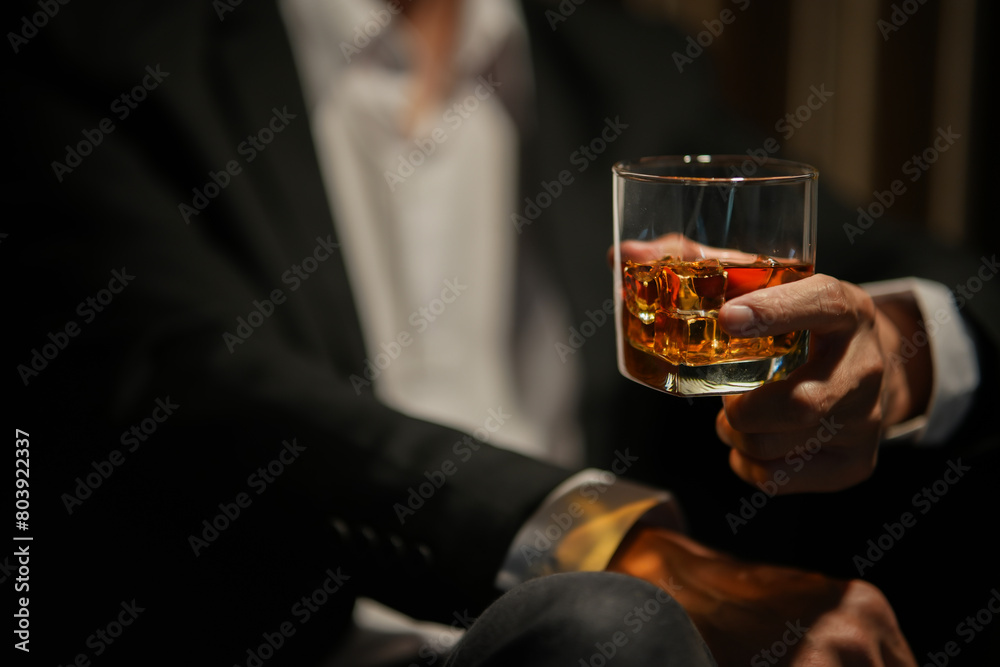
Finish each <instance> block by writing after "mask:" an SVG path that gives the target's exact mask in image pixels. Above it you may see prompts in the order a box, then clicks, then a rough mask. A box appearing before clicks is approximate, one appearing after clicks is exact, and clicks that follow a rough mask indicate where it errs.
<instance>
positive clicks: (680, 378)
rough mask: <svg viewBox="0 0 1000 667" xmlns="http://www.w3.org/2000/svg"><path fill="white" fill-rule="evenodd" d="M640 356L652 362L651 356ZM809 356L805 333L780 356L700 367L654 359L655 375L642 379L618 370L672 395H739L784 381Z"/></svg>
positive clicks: (807, 339) (624, 370)
mask: <svg viewBox="0 0 1000 667" xmlns="http://www.w3.org/2000/svg"><path fill="white" fill-rule="evenodd" d="M639 354H643V356H646V357H650V358H651V359H654V357H652V355H646V354H644V353H639ZM808 357H809V334H808V332H805V333H804V335H803V337H802V340H801V342H800V344H799V345H797V346H796V347H795V349H793V350H791V351H790V352H788V353H787V354H784V355H782V356H780V357H771V358H768V359H750V360H747V361H727V362H723V363H719V364H706V365H703V366H684V365H675V364H670V363H667V362H666V361H663V360H662V359H656V362H658V363H657V364H656V365H657V367H658V368H657V371H658V372H656V373H653V374H650V375H647V376H646V377H645V378H640V377H636V376H635V375H633V374H632V373H629V372H628V371H627V370H626V369H625V368H624V367H622V366H620V367H619V368H620V370H621V372H622V374H623V375H625V376H626V377H628V378H629V379H631V380H635V381H636V382H638V383H640V384H643V385H646V386H647V387H653V388H654V389H659V390H660V391H664V392H666V393H668V394H673V395H674V396H724V395H727V394H742V393H744V392H748V391H751V390H753V389H756V388H757V387H759V386H761V385H763V384H767V383H768V382H773V381H775V380H783V379H785V378H786V377H788V375H789V373H791V372H792V371H794V370H795V369H796V368H798V367H799V366H801V365H802V364H803V363H805V361H806V359H807V358H808Z"/></svg>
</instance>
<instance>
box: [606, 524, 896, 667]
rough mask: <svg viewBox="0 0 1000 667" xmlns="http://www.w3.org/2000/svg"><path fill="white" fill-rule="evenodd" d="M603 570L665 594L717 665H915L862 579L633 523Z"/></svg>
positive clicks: (884, 607) (888, 611)
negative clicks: (760, 559) (730, 552)
mask: <svg viewBox="0 0 1000 667" xmlns="http://www.w3.org/2000/svg"><path fill="white" fill-rule="evenodd" d="M607 569H608V570H611V571H614V572H622V573H624V574H629V575H632V576H635V577H639V578H641V579H645V580H646V581H649V582H651V583H654V584H656V585H659V586H660V587H661V588H663V589H664V590H666V591H667V592H668V593H669V594H670V595H671V596H673V598H674V599H676V600H677V601H678V602H679V603H680V604H681V606H683V607H684V609H685V610H686V611H687V613H688V615H689V616H690V617H691V619H692V621H694V624H695V626H696V627H697V628H698V631H699V632H700V633H701V635H702V637H703V638H704V639H705V641H706V643H707V644H708V646H709V648H710V649H711V650H712V654H713V656H714V657H715V659H716V661H718V663H719V665H720V667H729V666H730V665H740V666H741V667H745V666H746V665H748V664H749V665H756V664H761V665H772V664H777V665H784V666H791V667H824V666H826V665H830V666H833V665H837V666H839V665H858V666H878V667H915V666H916V661H915V660H914V658H913V654H912V652H911V651H910V648H909V646H908V645H907V643H906V640H905V639H904V638H903V636H902V634H901V633H900V630H899V626H898V625H897V623H896V617H895V614H894V613H893V611H892V608H891V607H890V606H889V603H888V602H887V601H886V599H885V597H884V596H883V595H882V593H881V592H880V591H879V590H878V589H877V588H875V587H874V586H872V585H870V584H868V583H865V582H863V581H850V582H845V581H838V580H835V579H830V578H828V577H825V576H823V575H820V574H812V573H808V572H802V571H800V570H794V569H791V568H785V567H774V566H769V565H755V564H748V563H743V562H740V561H738V560H736V559H734V558H731V557H729V556H726V555H724V554H721V553H718V552H715V551H712V550H710V549H708V548H706V547H703V546H701V545H699V544H697V543H696V542H693V541H692V540H690V539H688V538H686V537H684V536H683V535H680V534H678V533H674V532H672V531H668V530H665V529H662V528H651V527H642V526H640V527H637V528H635V529H633V531H632V532H631V533H630V534H629V536H628V537H626V539H625V541H624V542H623V543H622V545H621V547H619V549H618V551H617V553H616V554H615V556H614V558H613V559H612V561H611V563H610V564H609V565H608V568H607ZM755 658H756V660H755Z"/></svg>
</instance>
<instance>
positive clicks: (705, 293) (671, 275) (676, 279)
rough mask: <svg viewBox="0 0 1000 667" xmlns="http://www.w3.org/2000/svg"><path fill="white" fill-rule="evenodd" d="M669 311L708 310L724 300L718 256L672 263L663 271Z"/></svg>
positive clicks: (724, 279) (724, 283) (724, 288)
mask: <svg viewBox="0 0 1000 667" xmlns="http://www.w3.org/2000/svg"><path fill="white" fill-rule="evenodd" d="M664 276H665V278H666V283H667V284H666V289H667V291H668V293H669V306H668V308H667V309H668V310H669V311H687V312H690V311H697V312H701V313H704V312H707V311H714V310H718V309H719V308H721V307H722V304H723V303H725V296H726V270H725V269H724V268H723V267H722V264H721V263H720V262H719V260H717V259H702V260H698V261H696V262H673V263H670V264H668V265H667V266H666V267H665V270H664Z"/></svg>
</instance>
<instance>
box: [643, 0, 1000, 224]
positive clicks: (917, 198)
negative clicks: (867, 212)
mask: <svg viewBox="0 0 1000 667" xmlns="http://www.w3.org/2000/svg"><path fill="white" fill-rule="evenodd" d="M629 2H630V3H631V4H633V5H636V6H640V5H641V6H642V8H643V10H644V11H646V12H652V13H654V14H657V15H660V16H665V17H668V18H670V20H673V21H675V22H677V23H679V24H680V25H682V26H683V27H686V28H687V29H688V30H689V31H692V32H694V33H697V32H698V31H700V30H702V29H704V26H703V23H702V22H703V21H706V20H709V21H710V20H712V19H715V18H717V17H718V16H719V13H720V12H721V11H722V10H723V9H726V8H730V9H736V10H737V11H736V14H737V20H736V21H734V22H733V23H732V24H731V25H729V26H727V27H726V29H725V32H724V33H723V34H722V35H720V36H719V37H718V38H717V39H716V40H715V41H714V42H713V44H711V46H709V47H708V49H706V52H707V53H708V54H709V55H710V57H711V58H712V59H713V60H714V61H715V63H716V65H717V67H718V69H719V73H720V78H721V82H722V84H723V87H724V90H725V93H726V95H727V97H728V98H729V100H730V102H732V103H733V104H734V105H736V106H737V107H738V108H739V109H740V110H741V111H742V112H743V113H744V115H745V116H746V117H747V118H748V119H750V120H751V121H753V122H754V123H756V124H757V125H758V126H759V127H760V128H761V130H762V131H764V132H767V133H768V134H770V135H774V134H775V123H776V122H777V121H778V120H779V119H782V118H784V117H785V114H788V113H791V114H795V113H796V111H797V110H798V111H799V112H800V115H799V117H800V118H803V117H808V119H807V120H806V121H804V122H801V123H800V124H799V125H797V126H796V127H794V128H793V129H794V132H791V133H789V136H787V137H781V138H780V140H781V143H782V148H783V152H784V153H785V154H786V155H788V156H790V157H796V158H798V159H802V160H806V161H809V162H812V163H814V164H816V165H817V166H818V167H819V168H820V169H821V171H822V174H823V176H822V179H823V182H824V184H826V185H827V187H831V188H833V189H834V190H836V191H837V192H838V193H839V194H840V195H841V196H842V197H844V198H845V199H847V200H848V202H849V203H851V204H852V205H854V206H866V207H867V206H868V205H869V204H870V203H871V202H872V201H873V197H874V193H875V192H876V191H877V192H882V191H885V190H886V189H887V188H889V187H890V185H891V184H892V182H893V181H895V180H900V179H902V180H903V182H904V183H905V185H906V192H905V193H904V194H903V195H901V196H899V197H897V198H896V201H895V202H894V203H893V205H892V207H891V210H890V214H891V215H893V216H894V217H897V218H900V219H902V220H904V221H908V222H910V223H911V224H915V225H921V226H926V227H927V228H928V229H929V230H931V231H932V232H933V233H934V234H935V235H937V236H938V237H939V238H941V239H942V240H945V241H960V240H962V239H966V238H968V239H970V240H971V239H979V238H985V235H986V234H987V233H992V234H994V235H995V236H997V237H1000V233H997V232H992V231H991V230H987V229H986V228H985V227H984V226H983V225H981V224H979V221H978V220H977V221H975V223H976V224H974V225H973V226H971V227H970V226H969V223H967V222H966V220H967V217H968V212H969V206H970V201H972V202H973V203H972V204H971V205H972V206H979V208H982V206H980V205H979V204H976V203H975V201H976V199H975V197H973V198H972V199H971V200H970V197H969V194H970V186H969V183H970V173H971V172H972V170H973V169H979V172H977V173H976V175H975V178H972V182H977V181H976V180H975V179H976V178H979V173H980V172H981V171H982V169H980V168H979V167H978V165H979V164H982V163H985V162H986V161H985V160H984V159H983V158H982V157H977V156H981V153H982V151H981V150H977V142H976V139H975V138H974V135H973V134H972V133H973V122H974V119H979V120H978V121H977V126H976V127H978V128H979V130H980V132H982V131H984V130H985V131H987V132H989V131H990V128H992V127H993V126H994V124H993V123H992V121H991V120H988V119H986V118H985V117H984V116H983V115H982V114H980V115H975V108H974V106H973V95H974V90H975V86H976V82H977V81H978V82H979V83H980V84H982V83H984V82H985V81H986V79H985V78H984V76H985V75H984V74H983V72H984V71H986V70H984V68H983V65H982V62H980V61H981V59H982V57H983V56H982V54H983V53H984V48H983V46H982V45H980V46H979V47H977V40H976V32H977V30H976V26H977V18H976V17H977V2H976V0H950V1H949V2H948V3H944V2H942V0H923V1H921V0H824V1H823V2H816V1H811V0H771V1H769V2H761V1H757V0H754V2H752V3H751V4H749V5H748V6H747V8H746V11H738V6H739V5H745V4H746V3H745V2H744V0H740V2H735V1H734V0H629ZM978 4H979V5H980V7H978V11H979V12H980V15H982V13H983V11H984V9H983V6H982V5H983V4H984V0H980V2H979V3H978ZM990 11H992V12H993V13H994V14H995V13H996V12H995V10H993V9H992V8H990ZM978 23H979V25H980V31H981V30H982V27H981V25H982V21H981V19H979V20H978ZM977 48H978V51H977ZM993 51H994V52H995V48H994V49H993ZM976 53H979V54H980V55H979V56H978V58H977V57H976V56H975V54H976ZM976 65H978V67H979V69H978V70H977V69H976ZM976 72H978V73H976ZM823 86H825V90H828V91H832V92H833V95H832V96H830V97H829V99H828V100H827V101H825V102H824V103H823V104H822V107H821V108H816V109H810V110H808V112H803V110H802V109H801V107H802V105H803V104H808V103H809V101H810V96H811V95H813V93H814V91H815V90H817V89H822V88H823ZM812 101H813V102H815V98H812ZM949 127H951V128H952V131H953V133H957V134H958V135H960V138H959V139H956V140H955V141H954V142H953V143H952V144H951V145H950V146H949V147H948V149H947V151H944V152H940V153H939V154H938V155H937V159H936V161H935V162H934V163H933V164H931V165H928V167H929V168H928V169H926V170H923V169H921V168H920V167H919V166H916V162H915V161H914V160H913V158H914V156H917V157H918V158H920V159H922V155H923V153H924V152H925V151H927V150H928V149H929V148H933V146H934V142H935V140H936V138H937V137H939V136H940V134H939V132H946V131H947V129H948V128H949ZM992 132H993V135H992V136H995V135H996V131H995V129H993V130H992ZM941 145H943V144H942V142H940V141H939V146H941ZM928 155H930V156H933V155H934V151H933V150H932V151H930V152H928ZM972 160H976V162H974V163H970V161H972ZM977 210H978V209H977ZM980 218H982V216H980Z"/></svg>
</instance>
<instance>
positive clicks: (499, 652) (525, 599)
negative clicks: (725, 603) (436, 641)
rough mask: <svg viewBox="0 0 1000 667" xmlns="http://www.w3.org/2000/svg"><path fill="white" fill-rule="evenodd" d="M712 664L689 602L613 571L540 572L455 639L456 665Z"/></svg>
mask: <svg viewBox="0 0 1000 667" xmlns="http://www.w3.org/2000/svg"><path fill="white" fill-rule="evenodd" d="M664 656H670V657H671V659H672V661H671V662H670V664H671V665H674V664H676V665H685V666H686V665H691V666H692V667H695V666H697V667H701V666H702V665H705V666H708V665H714V664H715V663H714V661H712V659H711V657H710V654H709V652H708V649H707V648H706V647H705V644H704V642H703V641H702V639H701V636H700V635H699V634H698V632H697V630H696V629H695V628H694V625H693V624H692V623H691V620H690V619H689V618H688V616H687V614H686V613H685V612H684V609H683V608H682V607H681V606H680V605H679V604H678V603H677V602H676V601H675V600H674V599H673V598H672V597H670V596H669V595H668V594H667V593H666V592H665V591H663V590H662V589H660V588H658V587H656V586H653V585H652V584H649V583H647V582H645V581H642V580H640V579H636V578H634V577H629V576H626V575H622V574H614V573H610V572H577V573H568V574H559V575H552V576H548V577H541V578H539V579H534V580H531V581H529V582H526V583H524V584H522V585H521V586H518V587H516V588H514V589H513V590H511V591H510V592H509V593H507V594H506V595H504V596H503V597H501V598H500V599H499V600H497V601H496V602H495V603H494V604H493V605H491V606H490V608H489V609H487V610H486V611H485V612H484V613H483V615H482V616H481V617H480V618H479V619H478V620H477V621H476V623H475V624H474V625H473V626H472V627H471V628H470V629H469V631H468V633H467V634H466V636H465V638H463V640H462V642H460V644H459V645H458V646H457V647H456V649H455V652H454V653H453V655H452V660H451V661H450V662H449V663H448V664H449V665H453V666H454V667H459V666H461V667H468V666H472V665H476V666H481V667H486V666H488V665H501V664H512V663H513V661H516V663H515V664H519V665H520V666H521V667H529V666H531V665H536V664H537V665H549V664H556V661H559V662H561V663H563V664H569V665H574V666H583V667H603V666H604V665H605V664H608V662H609V661H610V660H611V659H612V658H614V663H615V665H616V667H626V666H628V665H632V664H635V665H646V664H660V663H662V661H663V658H664Z"/></svg>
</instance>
